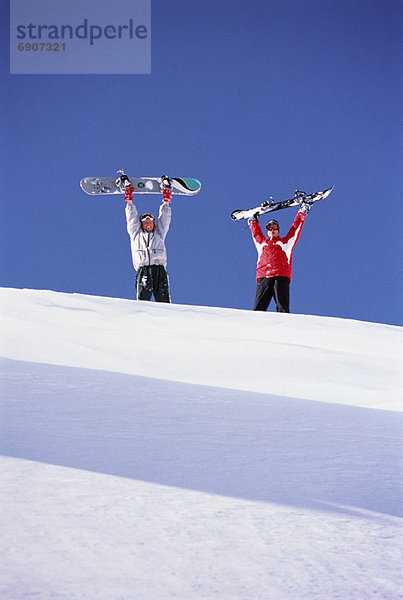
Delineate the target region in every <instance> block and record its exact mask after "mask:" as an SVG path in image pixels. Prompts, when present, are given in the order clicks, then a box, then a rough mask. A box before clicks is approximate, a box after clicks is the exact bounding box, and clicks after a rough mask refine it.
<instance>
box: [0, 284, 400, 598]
mask: <svg viewBox="0 0 403 600" xmlns="http://www.w3.org/2000/svg"><path fill="white" fill-rule="evenodd" d="M0 301H1V307H2V316H3V323H2V351H1V356H2V357H3V358H2V359H1V363H2V367H3V368H2V373H3V375H2V384H1V391H2V394H1V396H2V399H1V423H2V425H1V454H2V459H1V484H0V486H1V506H2V510H1V515H0V527H1V531H2V535H1V542H0V545H1V547H2V555H3V557H4V559H3V567H2V570H1V573H0V598H1V599H3V598H4V599H5V600H6V599H7V600H22V599H28V598H38V599H40V600H51V599H63V600H64V599H65V600H81V599H82V600H84V599H85V600H165V599H169V598H176V599H179V600H194V599H203V600H209V599H214V600H215V599H217V600H238V599H239V600H304V599H309V600H316V599H317V600H323V599H325V600H332V599H336V598H340V599H343V600H344V599H346V600H347V599H348V600H365V599H372V598H384V599H385V600H386V599H387V600H395V599H396V600H397V599H398V598H401V597H402V596H401V594H400V587H399V586H400V584H401V579H400V568H399V567H400V563H399V551H400V548H401V545H400V544H399V538H398V534H399V527H400V524H401V516H402V512H403V510H402V495H401V480H400V475H399V471H400V467H401V464H402V452H401V447H402V446H401V433H402V415H401V413H400V412H399V411H400V410H401V383H402V382H401V377H400V374H399V373H400V371H399V363H401V329H400V328H398V327H393V326H387V325H379V324H372V323H364V322H359V321H349V320H343V319H332V318H323V317H313V316H307V315H283V314H276V313H264V314H262V313H253V312H251V311H239V310H230V309H220V308H208V307H198V306H180V305H162V304H155V303H144V302H141V303H139V302H135V301H130V300H120V299H112V298H100V297H89V296H83V295H79V294H62V293H56V292H50V291H38V290H15V289H5V288H3V289H1V290H0Z"/></svg>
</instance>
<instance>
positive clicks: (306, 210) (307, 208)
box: [299, 202, 311, 215]
mask: <svg viewBox="0 0 403 600" xmlns="http://www.w3.org/2000/svg"><path fill="white" fill-rule="evenodd" d="M299 210H300V211H301V212H303V213H304V215H307V214H308V213H309V211H310V210H311V205H310V204H308V202H301V206H300V209H299Z"/></svg>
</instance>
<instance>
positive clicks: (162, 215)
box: [125, 187, 171, 302]
mask: <svg viewBox="0 0 403 600" xmlns="http://www.w3.org/2000/svg"><path fill="white" fill-rule="evenodd" d="M162 192H163V199H162V204H161V206H160V209H159V215H158V219H157V220H156V219H155V217H154V215H153V214H151V213H144V214H142V215H140V217H139V216H138V212H137V208H136V206H135V205H134V204H133V198H132V190H131V191H130V190H129V192H126V193H125V201H126V209H125V212H126V223H127V232H128V234H129V236H130V244H131V251H132V260H133V266H134V269H135V270H136V297H137V300H151V297H152V295H153V294H154V298H155V301H156V302H170V301H171V298H170V293H169V278H168V273H167V271H166V266H167V251H166V247H165V237H166V235H167V233H168V229H169V225H170V222H171V189H170V188H165V187H163V189H162Z"/></svg>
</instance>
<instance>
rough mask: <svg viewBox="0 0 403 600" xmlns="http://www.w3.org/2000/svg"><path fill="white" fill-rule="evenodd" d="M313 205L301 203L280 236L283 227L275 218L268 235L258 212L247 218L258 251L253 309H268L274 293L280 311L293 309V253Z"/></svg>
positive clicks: (269, 226) (270, 223) (269, 227)
mask: <svg viewBox="0 0 403 600" xmlns="http://www.w3.org/2000/svg"><path fill="white" fill-rule="evenodd" d="M309 209H310V205H309V204H308V203H306V202H302V203H301V206H300V209H299V211H298V213H297V215H296V217H295V219H294V223H293V224H292V226H291V229H290V231H289V232H288V233H287V235H286V236H285V237H280V226H279V223H278V221H276V220H275V219H272V220H270V221H269V222H268V223H267V224H266V232H267V235H268V237H267V238H266V237H265V236H264V234H263V232H262V229H261V227H260V225H259V222H258V215H254V216H253V218H251V219H248V224H249V227H250V230H251V233H252V238H253V242H254V244H255V246H256V250H257V253H258V261H257V267H256V282H257V283H256V296H255V304H254V306H253V310H260V311H265V310H267V308H268V306H269V304H270V301H271V299H272V298H273V296H274V300H275V302H276V310H277V312H285V313H289V312H290V283H291V271H292V252H293V249H294V246H295V244H296V243H297V241H298V239H299V236H300V235H301V230H302V226H303V224H304V221H305V219H306V215H307V214H308V212H309Z"/></svg>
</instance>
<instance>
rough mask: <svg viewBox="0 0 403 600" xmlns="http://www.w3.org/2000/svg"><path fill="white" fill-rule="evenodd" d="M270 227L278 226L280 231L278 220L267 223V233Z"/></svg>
mask: <svg viewBox="0 0 403 600" xmlns="http://www.w3.org/2000/svg"><path fill="white" fill-rule="evenodd" d="M270 225H276V226H277V229H278V230H279V231H280V224H279V222H278V221H276V219H271V221H267V223H266V231H267V230H268V229H269V227H270Z"/></svg>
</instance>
